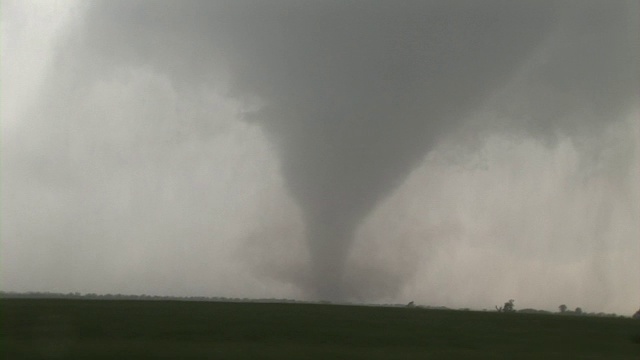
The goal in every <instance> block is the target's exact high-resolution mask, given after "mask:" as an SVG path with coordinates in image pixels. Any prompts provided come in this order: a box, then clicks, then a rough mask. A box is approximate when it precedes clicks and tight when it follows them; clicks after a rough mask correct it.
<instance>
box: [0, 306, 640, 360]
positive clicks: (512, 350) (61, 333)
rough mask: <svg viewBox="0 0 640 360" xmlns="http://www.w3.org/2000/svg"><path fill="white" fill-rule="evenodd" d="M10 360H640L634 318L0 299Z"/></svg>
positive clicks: (0, 346) (1, 348) (639, 329)
mask: <svg viewBox="0 0 640 360" xmlns="http://www.w3.org/2000/svg"><path fill="white" fill-rule="evenodd" d="M0 314H1V316H2V317H1V326H2V327H1V334H0V335H1V343H0V352H1V353H2V355H3V358H6V359H42V358H57V359H78V358H87V359H89V358H91V359H115V358H117V359H145V358H147V359H157V358H179V359H336V358H342V359H569V358H571V359H634V360H637V359H640V321H637V320H632V319H629V318H605V317H588V316H559V315H544V314H521V313H495V312H475V311H448V310H427V309H421V308H394V307H371V306H342V305H318V304H275V303H223V302H188V301H119V300H64V299H55V300H54V299H3V300H0Z"/></svg>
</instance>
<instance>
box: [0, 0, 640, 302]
mask: <svg viewBox="0 0 640 360" xmlns="http://www.w3.org/2000/svg"><path fill="white" fill-rule="evenodd" d="M2 8H3V9H2V47H3V48H2V79H3V82H2V83H3V85H2V108H1V109H2V214H1V215H2V229H1V232H2V234H1V235H2V253H1V255H0V256H1V258H2V272H1V274H0V275H1V277H2V284H3V290H4V289H7V290H16V291H23V290H46V291H64V292H66V291H82V292H111V293H148V294H149V293H150V294H167V295H211V296H229V297H292V298H299V299H309V300H333V301H359V302H408V301H416V302H421V303H430V304H437V305H451V306H460V307H474V308H482V307H489V308H492V307H493V305H494V304H500V303H502V302H504V301H506V300H507V299H509V298H514V299H516V300H517V303H516V304H517V305H518V306H519V307H541V308H548V309H555V308H556V307H557V305H559V304H560V303H567V304H568V305H569V304H575V306H581V307H582V308H584V309H590V308H592V309H594V310H598V311H600V310H602V311H619V312H629V311H631V310H632V309H635V308H636V307H637V301H638V299H639V298H640V290H638V289H637V286H634V284H637V283H638V281H640V264H639V262H638V261H637V254H638V253H640V243H639V242H638V238H639V236H640V231H639V230H640V229H639V228H638V218H639V215H640V205H639V204H640V194H639V193H638V187H637V183H638V180H640V179H639V176H638V174H639V169H638V164H639V151H638V140H639V136H640V132H639V131H640V129H639V126H638V115H639V112H640V106H639V104H638V98H639V97H638V95H640V91H639V89H640V85H639V84H640V75H639V74H640V73H639V71H638V69H637V63H638V55H639V51H640V49H639V48H638V47H639V46H640V45H639V44H640V41H639V40H640V39H639V38H638V37H639V36H640V35H639V34H640V31H639V30H640V29H639V24H638V19H637V16H635V15H634V14H637V13H638V10H640V9H638V4H637V3H635V2H632V1H629V2H625V1H607V2H604V1H576V2H570V1H563V2H556V1H535V2H533V1H532V2H518V3H514V2H511V1H483V2H478V1H455V2H450V1H449V2H445V1H431V2H425V1H416V2H412V1H405V2H402V3H401V4H397V3H394V2H391V1H380V2H371V1H368V2H357V1H353V2H341V1H340V2H339V1H309V2H294V1H275V0H274V1H260V2H258V1H216V2H204V1H203V2H196V1H193V2H189V3H188V4H182V5H178V4H177V3H175V2H169V1H167V2H164V1H153V2H151V1H149V2H145V1H94V2H90V3H68V4H66V5H65V6H61V5H57V6H54V5H41V6H40V7H38V6H28V5H24V4H20V3H19V2H11V1H8V2H3V4H2ZM13 89H16V91H13Z"/></svg>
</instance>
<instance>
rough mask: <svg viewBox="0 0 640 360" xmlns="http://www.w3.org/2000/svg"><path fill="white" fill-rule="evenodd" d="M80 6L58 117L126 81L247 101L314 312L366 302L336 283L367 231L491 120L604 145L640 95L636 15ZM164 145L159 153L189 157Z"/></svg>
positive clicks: (554, 6)
mask: <svg viewBox="0 0 640 360" xmlns="http://www.w3.org/2000/svg"><path fill="white" fill-rule="evenodd" d="M85 5H86V6H87V8H86V13H85V14H84V15H83V16H82V17H81V21H82V25H81V26H80V27H79V28H78V29H77V32H75V31H74V32H70V33H68V34H66V36H65V38H64V41H62V42H61V43H60V44H59V47H58V48H57V51H58V53H57V54H58V55H57V57H56V59H55V62H56V69H57V71H58V73H56V74H53V75H52V79H53V81H51V82H50V83H51V84H52V85H51V86H52V89H54V90H50V91H55V92H56V93H57V94H56V97H51V98H50V101H51V102H52V104H50V105H48V108H52V109H55V108H59V107H61V106H62V107H64V106H66V105H60V104H70V103H73V98H74V97H75V96H77V94H80V93H82V91H83V89H84V88H86V87H87V86H89V84H93V83H95V82H99V81H105V80H107V79H110V78H112V77H113V76H114V74H117V73H118V71H120V70H119V69H122V68H127V67H130V68H135V69H140V68H142V69H149V71H151V72H157V73H159V74H162V75H164V76H167V77H168V79H169V80H170V82H171V86H173V87H174V88H175V89H176V91H178V92H179V93H180V94H182V95H184V94H193V96H194V97H197V96H198V95H197V94H199V91H200V90H201V89H203V88H216V89H222V90H220V91H223V92H225V94H226V95H227V96H231V97H233V98H236V99H237V100H239V101H240V103H241V104H244V107H245V108H246V111H244V118H245V121H247V122H248V123H252V124H253V123H255V124H258V125H259V126H260V127H261V129H263V130H264V132H265V133H266V134H267V137H268V138H269V140H270V141H271V143H272V144H273V146H274V147H275V149H276V152H277V154H278V158H279V161H280V168H281V171H282V174H283V176H284V181H285V184H286V186H287V189H288V191H289V192H290V193H291V195H292V196H293V198H294V199H295V200H296V202H297V204H298V206H299V207H300V209H301V210H302V214H303V218H304V222H305V226H306V237H307V242H308V247H309V251H310V257H311V264H310V265H309V268H310V269H311V270H310V275H309V276H308V277H306V278H304V279H302V280H299V281H300V282H301V284H300V285H301V287H302V288H303V289H304V290H306V291H308V292H311V293H314V294H315V295H314V296H317V297H322V298H333V299H344V298H349V297H353V296H358V295H359V292H360V290H359V289H358V284H349V288H347V286H345V284H344V271H345V266H346V261H347V257H348V255H349V252H350V249H351V246H352V241H353V237H354V235H355V232H356V230H357V228H358V226H359V225H360V224H361V223H362V221H363V219H364V218H365V217H366V216H367V215H368V214H369V213H371V211H372V210H373V209H374V208H375V206H376V205H377V204H379V203H380V201H381V200H382V199H384V198H385V197H386V196H388V195H389V194H390V193H391V192H392V191H393V190H395V189H396V188H397V187H398V186H399V185H400V184H401V183H402V182H403V181H404V180H405V178H406V176H407V175H408V174H409V173H410V172H411V171H412V170H413V169H414V168H415V167H416V166H418V165H419V164H420V163H421V161H422V160H423V159H424V157H425V155H426V154H428V153H429V151H431V150H433V149H434V148H435V147H436V146H437V145H438V144H439V143H440V142H441V141H442V140H443V139H446V138H447V136H449V135H450V134H452V133H454V132H455V131H457V130H458V129H459V128H461V127H462V126H469V125H470V123H472V122H473V121H474V120H473V117H471V116H470V114H472V112H473V111H475V110H477V109H479V108H480V107H481V106H482V105H483V104H484V105H486V104H487V103H490V104H492V103H494V104H495V106H496V109H498V110H496V111H498V112H499V113H500V114H501V117H500V119H501V120H499V121H493V122H488V123H487V124H480V125H478V124H471V125H472V126H477V127H479V128H483V127H485V126H486V127H487V128H490V127H491V126H498V127H499V128H500V129H499V130H498V131H505V132H509V133H510V132H516V133H521V134H525V136H534V137H536V138H538V139H542V140H544V141H545V142H554V141H555V139H557V138H558V137H559V136H578V135H584V134H587V135H589V136H592V137H593V136H595V137H597V135H598V134H599V133H600V132H602V131H604V130H603V129H605V128H606V127H607V126H608V124H609V123H610V122H613V121H617V120H618V119H620V118H621V117H622V115H623V114H626V112H628V109H629V107H630V106H632V105H633V102H634V100H635V99H636V98H637V95H638V71H637V69H636V66H635V65H637V64H636V62H637V51H638V47H637V46H638V45H637V35H635V34H637V31H635V30H637V23H634V22H633V19H631V17H632V15H631V14H632V13H633V10H637V6H635V4H634V3H632V2H622V1H576V2H570V1H563V2H557V1H530V2H524V1H518V2H516V1H475V0H474V1H402V2H394V1H348V2H345V1H275V0H274V1H217V2H210V1H202V2H195V1H193V2H186V3H183V2H175V1H149V2H143V1H96V2H90V3H87V4H85ZM58 84H64V86H67V87H68V89H69V90H67V91H68V93H65V92H64V91H62V92H61V91H60V90H59V89H60V88H63V89H67V88H65V87H64V86H62V87H59V85H58ZM69 84H71V85H69ZM56 89H58V90H56ZM139 96H140V101H141V102H144V97H145V94H144V93H142V94H139ZM167 96H168V95H167ZM54 102H55V104H53V103H54ZM60 111H63V112H64V111H68V109H66V108H65V109H61V110H60ZM152 113H153V114H155V112H152ZM577 115H579V116H577ZM160 119H165V121H166V122H167V123H171V122H172V121H173V120H174V119H172V118H171V116H168V117H166V118H165V117H162V116H160ZM193 119H195V120H193V121H192V122H190V123H189V127H190V129H191V130H190V133H201V134H203V135H202V136H204V137H205V138H206V137H207V136H213V135H212V134H213V133H214V132H215V131H214V130H211V129H210V128H209V127H208V126H207V117H206V114H200V115H198V116H195V117H193ZM505 119H506V120H505ZM159 121H160V120H159ZM147 126H151V127H153V126H155V125H154V124H153V123H151V124H147ZM163 129H166V131H164V132H162V133H161V135H162V136H166V138H165V140H164V141H166V142H167V143H175V142H179V141H181V140H180V139H176V135H175V131H172V129H174V128H173V127H171V126H168V127H164V128H163ZM492 129H493V128H492ZM494 130H495V129H494ZM494 130H492V131H494ZM62 132H64V130H62ZM136 133H142V134H144V133H147V134H155V135H157V134H158V133H157V132H155V131H148V132H145V129H138V130H136ZM159 146H160V145H159ZM160 152H161V151H160ZM114 161H115V160H114ZM121 161H126V156H124V155H123V157H122V159H121ZM393 282H395V283H397V281H393ZM362 286H370V285H366V284H363V285H362ZM394 286H396V287H397V284H396V285H394Z"/></svg>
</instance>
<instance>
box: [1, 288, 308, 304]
mask: <svg viewBox="0 0 640 360" xmlns="http://www.w3.org/2000/svg"><path fill="white" fill-rule="evenodd" d="M0 298H3V299H79V300H80V299H82V300H158V301H218V302H277V303H298V302H301V301H298V300H291V299H275V298H271V299H249V298H227V297H219V296H215V297H209V296H159V295H146V294H142V295H128V294H96V293H86V294H82V293H79V292H69V293H56V292H46V291H45V292H13V291H0Z"/></svg>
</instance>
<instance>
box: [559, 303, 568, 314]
mask: <svg viewBox="0 0 640 360" xmlns="http://www.w3.org/2000/svg"><path fill="white" fill-rule="evenodd" d="M558 309H560V313H561V314H563V313H564V312H565V311H567V305H565V304H562V305H560V306H558Z"/></svg>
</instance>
